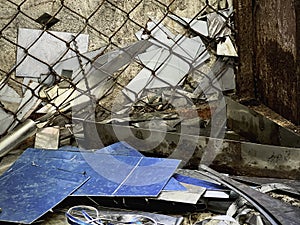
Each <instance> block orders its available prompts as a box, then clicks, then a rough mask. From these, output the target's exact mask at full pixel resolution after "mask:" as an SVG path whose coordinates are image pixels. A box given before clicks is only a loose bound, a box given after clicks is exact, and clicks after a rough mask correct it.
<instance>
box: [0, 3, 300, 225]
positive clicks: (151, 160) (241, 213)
mask: <svg viewBox="0 0 300 225" xmlns="http://www.w3.org/2000/svg"><path fill="white" fill-rule="evenodd" d="M232 15H233V9H232V8H229V9H225V10H219V11H214V12H210V13H207V14H205V15H202V14H201V15H199V16H198V17H196V18H185V17H179V16H177V15H175V14H172V13H170V14H168V15H167V16H168V18H169V19H170V20H172V21H173V22H174V21H175V23H178V24H177V25H180V26H182V27H183V28H184V33H183V34H182V33H178V34H175V33H173V32H172V31H171V29H169V28H168V27H167V26H164V25H163V24H162V23H161V22H158V21H155V20H149V21H148V23H147V24H146V26H145V27H144V28H143V29H141V30H139V31H138V32H137V33H136V34H135V35H136V38H137V41H136V42H134V43H132V44H130V45H128V46H127V47H124V48H117V49H111V46H103V47H102V48H99V49H96V50H94V51H88V49H89V35H87V34H79V35H77V34H75V33H67V32H57V31H49V30H47V29H48V28H50V27H51V26H52V25H53V24H55V23H57V22H58V20H56V19H55V18H54V17H52V16H50V15H49V14H44V15H43V16H42V17H40V18H39V19H38V20H37V21H38V22H39V23H41V24H43V25H44V26H45V27H46V28H47V29H45V30H35V29H25V28H20V29H19V33H18V48H17V62H16V67H15V69H14V70H15V73H16V74H15V75H16V77H17V79H20V80H21V81H19V85H20V86H21V87H19V88H18V87H15V86H14V85H15V84H14V85H12V84H10V83H9V82H7V81H6V80H5V79H3V80H2V81H1V83H0V103H1V108H0V121H1V126H0V136H1V139H0V159H1V160H2V158H4V157H5V156H6V155H7V154H8V153H9V152H10V151H12V150H15V149H16V147H17V146H18V145H19V144H20V143H22V142H23V141H24V140H28V138H31V141H32V142H34V144H32V143H31V148H27V150H25V151H24V152H23V154H21V156H20V157H19V158H18V159H17V160H16V161H15V162H14V164H13V165H12V166H11V167H10V168H9V169H8V170H6V171H5V172H4V174H2V175H1V176H0V186H1V189H0V208H1V210H0V221H1V223H2V222H13V223H22V224H32V223H34V222H37V221H39V220H40V219H43V218H44V216H45V215H46V214H49V212H51V211H52V209H53V208H55V207H57V206H59V205H61V204H62V202H64V201H66V199H72V200H73V201H74V203H76V204H77V203H80V205H79V206H73V205H74V204H72V207H71V208H70V209H69V210H66V218H67V221H68V222H69V223H70V224H101V225H103V224H109V225H115V224H116V225H117V224H118V225H119V224H147V225H150V224H151V225H152V224H153V225H157V224H164V225H180V224H182V222H183V217H182V215H183V214H186V213H192V212H207V211H209V212H213V213H216V214H218V215H215V216H212V217H211V218H207V219H204V220H201V221H197V222H195V223H194V224H195V225H202V224H203V225H204V224H207V225H208V224H231V225H237V224H250V225H264V224H265V225H268V224H272V225H275V224H287V225H293V224H297V218H298V216H300V211H299V209H298V208H296V207H292V206H290V205H287V204H284V203H283V202H282V201H277V200H276V199H274V198H272V197H270V196H271V195H272V194H274V193H275V194H276V193H277V192H278V193H279V194H285V195H289V196H293V197H295V196H296V197H299V196H300V193H299V186H297V185H298V183H297V185H295V183H294V184H291V183H290V181H286V180H281V179H277V180H276V181H274V182H266V183H264V182H263V181H262V180H256V179H254V181H249V179H250V178H248V177H243V176H232V177H230V176H227V175H224V174H220V173H218V172H216V171H214V170H212V169H210V168H208V167H207V166H205V165H204V164H203V163H207V164H212V166H214V167H217V168H218V169H219V170H222V169H223V170H224V171H228V170H229V171H233V172H234V173H235V174H239V175H241V174H245V173H246V174H248V175H249V174H251V173H252V174H253V173H257V171H259V172H260V173H261V174H255V175H260V176H272V175H273V176H277V177H280V178H293V179H295V178H299V176H300V175H299V168H300V165H299V149H298V147H299V146H300V137H299V136H298V135H297V134H294V133H292V132H291V131H289V130H287V129H284V128H283V127H281V126H279V125H276V124H275V123H274V122H272V121H270V120H268V119H266V118H265V117H263V116H261V115H257V114H256V113H255V112H253V111H251V110H249V109H248V108H247V107H245V106H242V105H240V104H239V103H237V102H235V101H233V100H232V99H230V98H227V97H224V96H223V94H224V93H233V92H234V91H235V88H236V86H235V75H234V70H235V58H236V57H237V56H238V55H237V50H236V46H235V42H234V35H233V24H232ZM41 59H43V60H41ZM128 66H133V67H134V68H135V69H136V70H135V71H136V73H134V74H130V79H127V80H125V81H120V80H121V79H122V77H121V76H120V73H123V74H126V72H124V71H126V68H127V67H128ZM113 98H114V101H112V102H113V103H111V99H113ZM225 103H226V104H225ZM90 125H92V126H93V129H90V128H91V126H90ZM99 127H100V128H99ZM112 127H113V128H114V129H115V132H117V131H118V130H119V134H121V135H120V136H119V137H117V139H115V136H114V134H112V132H111V128H112ZM109 129H110V130H109ZM99 130H100V131H99ZM129 131H130V132H129ZM131 131H133V132H134V134H135V138H134V139H133V141H132V139H130V137H129V136H128V135H129V133H131ZM149 131H150V133H151V135H153V136H151V135H150V138H149ZM224 133H225V134H224ZM101 135H102V136H101ZM103 136H104V139H103V142H105V144H104V145H105V146H106V147H104V146H103V145H101V144H102V143H98V142H97V140H98V139H99V138H103ZM224 136H225V138H226V139H225V140H223V139H222V138H223V137H224ZM33 137H34V139H33ZM120 137H122V138H120ZM136 137H139V138H136ZM161 137H163V139H160V138H161ZM229 137H231V138H229ZM118 138H119V139H118ZM146 139H147V141H148V142H142V144H140V142H139V141H140V140H146ZM156 139H159V141H161V142H160V143H159V144H157V143H156V142H157V140H156ZM232 139H233V140H232ZM122 140H126V141H127V140H128V141H127V142H128V143H130V144H131V142H138V143H136V144H137V145H138V146H139V148H137V149H138V150H137V149H136V148H134V147H132V146H130V145H129V144H128V143H126V142H119V141H122ZM130 140H131V141H130ZM241 140H242V141H244V142H242V141H241ZM248 141H252V142H254V143H251V142H248ZM112 143H114V144H112ZM149 143H152V144H153V143H154V144H155V145H154V146H155V147H153V148H152V149H151V150H153V151H149V149H148V147H149V146H148V144H149ZM178 143H179V144H178ZM110 144H111V145H110ZM176 144H178V145H177V146H176V149H175V151H174V152H173V153H172V154H169V153H170V152H169V150H170V149H171V148H172V150H174V145H176ZM100 145H101V146H100ZM150 146H151V145H150ZM33 147H34V148H33ZM135 147H136V146H135ZM295 147H297V148H295ZM157 149H158V150H159V151H161V152H164V153H167V154H165V155H163V156H169V158H166V157H162V156H161V155H160V154H155V153H157V152H155V151H156V150H157ZM189 150H191V151H189ZM148 154H149V155H151V154H152V156H153V154H154V155H155V157H150V156H149V155H148ZM158 156H160V158H159V157H158ZM190 161H191V162H190ZM0 163H1V161H0ZM193 163H194V164H196V165H193ZM0 165H1V164H0ZM183 165H186V166H187V167H188V166H190V167H192V166H194V168H195V166H196V169H197V170H187V169H180V168H181V167H182V166H183ZM199 165H200V167H199ZM228 168H229V169H228ZM291 168H292V169H291ZM262 169H263V170H262ZM275 172H276V173H275ZM33 175H34V176H33ZM274 179H275V178H274ZM238 181H241V182H238ZM295 182H296V181H295ZM249 183H250V184H251V185H250V186H249ZM265 193H271V194H269V195H268V194H265ZM82 198H84V199H89V200H92V201H90V202H89V204H91V205H82V204H81V201H82ZM91 202H92V203H93V204H92V203H91ZM95 203H96V204H95ZM103 206H106V207H110V209H109V210H104V209H103V208H102V207H103ZM112 208H114V209H112ZM115 208H119V209H118V210H116V209H115ZM120 208H121V209H120ZM124 209H127V210H128V211H124ZM133 210H135V211H133ZM149 211H150V212H151V213H150V212H149ZM152 212H158V213H161V214H154V213H152ZM171 212H172V213H173V214H179V216H169V215H164V214H169V213H171Z"/></svg>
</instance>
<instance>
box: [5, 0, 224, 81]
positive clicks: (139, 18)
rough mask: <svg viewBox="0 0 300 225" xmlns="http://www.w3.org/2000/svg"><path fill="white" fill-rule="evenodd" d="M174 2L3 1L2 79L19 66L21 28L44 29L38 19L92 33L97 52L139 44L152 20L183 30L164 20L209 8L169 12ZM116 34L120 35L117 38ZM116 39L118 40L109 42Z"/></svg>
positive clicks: (179, 2)
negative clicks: (44, 17)
mask: <svg viewBox="0 0 300 225" xmlns="http://www.w3.org/2000/svg"><path fill="white" fill-rule="evenodd" d="M109 2H110V3H109ZM158 2H161V3H158ZM171 2H173V1H171V0H163V1H162V0H161V1H155V0H131V1H129V0H110V1H104V0H84V1H82V0H65V1H61V0H27V1H25V2H24V3H23V4H21V3H22V1H21V0H12V1H11V2H10V1H7V0H0V29H1V35H0V61H1V64H0V75H2V76H3V75H6V73H7V72H8V71H9V70H10V69H11V68H12V67H13V66H14V64H15V61H16V45H15V44H13V43H17V31H18V28H20V27H21V28H35V29H39V28H41V25H39V24H38V23H36V22H34V19H37V18H38V17H39V16H40V15H42V14H43V13H49V14H51V15H56V17H57V18H58V19H60V22H59V23H57V24H56V25H55V26H53V27H51V29H50V30H56V31H66V32H75V33H78V32H82V33H88V34H89V35H90V44H89V49H90V50H93V49H97V48H99V47H101V46H104V45H106V44H108V43H110V42H113V43H115V44H117V45H118V46H125V45H127V44H130V43H131V42H133V41H135V40H136V39H135V37H134V33H135V32H136V31H138V30H140V29H141V27H144V26H145V24H146V23H147V21H148V19H149V18H152V19H156V20H161V19H163V23H164V24H169V25H171V26H172V27H173V28H174V29H177V28H178V29H180V27H179V26H178V25H177V24H175V23H174V22H171V21H170V20H169V19H168V18H164V15H165V13H166V12H167V11H168V10H170V11H172V12H174V13H176V14H178V15H180V16H186V17H194V16H196V15H197V14H198V13H199V12H200V11H201V10H202V9H203V8H204V7H205V2H206V1H205V0H202V1H198V0H176V1H174V2H173V3H172V4H171V5H170V7H169V8H168V9H167V8H166V5H169V4H170V3H171ZM217 2H220V4H224V2H225V1H218V0H210V1H209V3H210V4H211V5H212V6H213V7H217V5H218V4H217ZM222 2H223V3H222ZM13 3H14V4H13ZM114 5H116V6H117V7H118V8H119V9H117V8H116V7H115V6H114ZM132 9H134V10H132ZM93 13H95V14H93ZM128 13H129V14H130V16H128V15H127V14H128ZM88 17H90V18H89V20H88V24H89V25H90V26H91V27H93V28H95V29H96V30H95V29H92V28H91V27H89V26H86V18H88ZM129 18H130V19H129ZM115 32H117V33H116V34H115V35H114V33H115ZM113 35H114V37H113V38H112V39H109V37H111V36H113ZM4 38H7V39H8V40H9V41H10V42H13V43H10V42H9V41H7V40H5V39H4Z"/></svg>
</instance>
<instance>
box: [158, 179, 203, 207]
mask: <svg viewBox="0 0 300 225" xmlns="http://www.w3.org/2000/svg"><path fill="white" fill-rule="evenodd" d="M181 184H182V185H183V186H184V187H185V188H186V190H184V191H179V190H176V191H165V190H163V191H162V192H161V193H160V194H159V196H158V197H157V198H156V199H158V200H163V201H171V202H180V203H188V204H197V202H198V200H199V199H200V197H201V196H202V195H203V194H204V192H205V191H206V188H203V187H200V186H196V185H191V184H184V183H181Z"/></svg>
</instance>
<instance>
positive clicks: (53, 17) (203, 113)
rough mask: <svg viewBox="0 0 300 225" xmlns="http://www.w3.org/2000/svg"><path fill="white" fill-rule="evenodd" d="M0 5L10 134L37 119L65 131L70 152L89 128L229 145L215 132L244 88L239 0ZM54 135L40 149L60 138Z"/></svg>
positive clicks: (0, 89) (63, 140)
mask: <svg viewBox="0 0 300 225" xmlns="http://www.w3.org/2000/svg"><path fill="white" fill-rule="evenodd" d="M0 6H1V7H0V10H1V17H2V18H1V22H0V23H1V32H0V48H1V52H0V57H1V65H0V74H1V83H0V102H1V108H0V120H1V125H0V135H1V136H5V135H7V134H8V133H10V132H14V130H15V129H16V128H17V127H18V126H20V125H22V124H24V123H25V121H26V120H28V119H31V120H33V121H34V122H35V123H36V124H38V127H39V128H44V129H45V128H46V127H48V128H49V127H51V128H55V129H58V131H59V143H58V145H60V146H62V145H67V144H68V145H69V144H74V143H76V142H74V141H77V142H78V140H80V139H82V138H84V135H83V136H82V133H84V132H83V130H84V128H82V126H79V127H76V124H77V123H78V122H82V121H96V122H100V123H103V124H117V125H120V124H121V125H122V124H123V125H124V124H125V125H129V126H132V127H135V128H149V127H150V128H151V127H152V128H156V129H158V130H164V131H166V132H169V131H170V132H174V131H175V132H176V131H177V132H181V133H182V132H184V133H188V134H198V135H199V134H201V132H200V131H199V129H200V128H201V129H202V128H205V127H209V129H210V132H208V135H210V134H212V133H213V134H214V136H215V137H219V136H218V135H219V133H220V132H211V130H212V129H213V128H212V127H214V126H213V125H212V121H213V120H212V115H213V114H214V112H217V111H218V106H219V105H220V103H219V101H220V99H222V96H223V93H224V92H234V90H235V82H234V70H235V59H236V57H237V54H236V47H235V43H234V36H235V29H234V24H233V16H234V10H233V6H232V2H231V1H228V0H227V1H226V0H225V1H224V0H210V1H204V0H202V1H195V0H134V1H123V0H122V1H119V0H89V1H71V0H41V1H35V0H1V1H0ZM222 107H223V106H222ZM219 111H220V110H219ZM195 118H196V119H197V121H196V122H195V121H194V120H195ZM183 121H185V122H186V121H189V122H187V124H188V125H187V126H186V129H184V128H183V126H182V125H183ZM191 121H192V122H191ZM178 124H179V125H178ZM195 124H197V125H195ZM180 125H181V126H180ZM218 125H219V124H218ZM192 127H197V129H195V130H193V129H192ZM48 132H49V133H47V132H46V133H44V138H45V137H47V138H46V140H44V141H43V142H41V143H40V144H38V145H37V146H38V147H46V146H47V145H48V144H49V143H50V142H51V141H50V140H49V138H50V137H51V135H52V136H53V135H54V134H57V132H56V131H55V130H53V129H52V130H49V131H48ZM116 132H118V131H117V130H116ZM216 133H218V135H217V134H216ZM45 134H46V136H45ZM74 134H76V135H75V138H74ZM41 145H42V146H41ZM43 145H44V146H43ZM50 146H51V144H50Z"/></svg>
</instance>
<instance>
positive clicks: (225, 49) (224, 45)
mask: <svg viewBox="0 0 300 225" xmlns="http://www.w3.org/2000/svg"><path fill="white" fill-rule="evenodd" d="M217 55H220V56H231V57H238V54H237V51H236V49H235V47H234V44H233V42H232V40H231V38H230V36H225V37H224V38H220V40H219V43H218V44H217Z"/></svg>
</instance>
